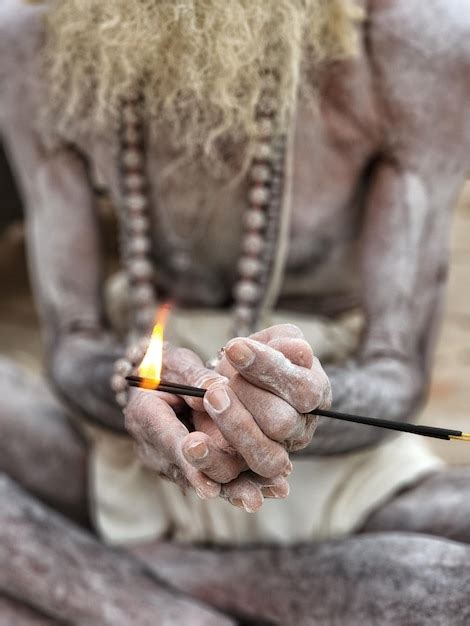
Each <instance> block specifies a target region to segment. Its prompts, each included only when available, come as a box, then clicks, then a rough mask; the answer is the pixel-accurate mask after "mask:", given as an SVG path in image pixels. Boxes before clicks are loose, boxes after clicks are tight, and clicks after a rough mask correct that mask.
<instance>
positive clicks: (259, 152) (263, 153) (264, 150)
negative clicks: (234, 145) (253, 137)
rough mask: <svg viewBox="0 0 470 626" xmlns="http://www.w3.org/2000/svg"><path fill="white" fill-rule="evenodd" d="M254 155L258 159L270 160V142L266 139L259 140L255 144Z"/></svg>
mask: <svg viewBox="0 0 470 626" xmlns="http://www.w3.org/2000/svg"><path fill="white" fill-rule="evenodd" d="M254 156H255V159H258V160H259V161H270V160H271V157H272V149H271V144H270V143H269V142H267V141H259V142H258V143H257V144H256V146H255V150H254Z"/></svg>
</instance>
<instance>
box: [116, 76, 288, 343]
mask: <svg viewBox="0 0 470 626" xmlns="http://www.w3.org/2000/svg"><path fill="white" fill-rule="evenodd" d="M268 79H269V80H268ZM276 87H277V81H276V80H275V78H274V75H273V73H269V72H267V79H266V84H265V88H264V89H263V92H262V95H261V98H260V103H259V107H258V111H257V117H256V122H257V129H258V131H257V136H256V139H255V142H256V143H255V147H254V154H253V159H252V163H251V165H250V168H249V173H248V175H249V181H250V185H249V191H248V198H247V206H246V209H245V211H244V215H243V236H242V241H241V253H240V257H239V260H238V264H237V272H238V278H237V280H236V283H235V285H234V289H233V297H234V326H233V335H234V336H245V335H248V334H250V333H251V332H253V331H254V330H255V329H256V328H257V327H258V324H259V321H260V315H261V312H262V308H263V303H264V300H265V297H266V293H267V290H268V287H269V285H270V281H271V278H272V273H273V271H274V266H275V260H276V253H277V245H278V240H279V236H280V216H281V212H282V204H283V187H284V168H285V161H286V139H285V137H284V136H278V135H277V134H276V132H275V125H276V121H277V120H276V102H277V99H276V97H277V91H276ZM119 139H120V141H119V146H120V151H119V170H120V175H121V184H122V188H121V194H122V203H121V209H120V212H121V216H120V217H121V219H120V228H121V231H120V243H121V246H120V248H121V258H122V264H123V267H124V269H125V272H126V274H127V277H128V283H129V299H130V315H131V318H130V328H131V334H132V336H133V337H134V338H138V337H142V336H146V335H148V334H149V330H150V329H151V327H152V324H153V321H154V317H155V309H156V296H155V289H154V276H155V271H154V267H153V263H152V259H151V248H152V239H151V227H150V224H151V221H150V200H149V197H150V185H149V181H148V177H147V172H146V157H145V138H144V124H143V104H142V102H141V100H140V98H136V99H128V100H127V101H126V102H125V103H124V104H123V107H122V112H121V126H120V135H119ZM182 271H184V269H183V268H182Z"/></svg>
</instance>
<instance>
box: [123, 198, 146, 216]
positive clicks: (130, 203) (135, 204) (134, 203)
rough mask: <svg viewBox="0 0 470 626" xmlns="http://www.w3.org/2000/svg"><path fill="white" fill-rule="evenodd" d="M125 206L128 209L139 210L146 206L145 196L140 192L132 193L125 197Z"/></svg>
mask: <svg viewBox="0 0 470 626" xmlns="http://www.w3.org/2000/svg"><path fill="white" fill-rule="evenodd" d="M125 202H126V206H127V208H128V209H129V211H133V212H137V213H138V212H140V211H143V210H144V209H145V208H146V206H147V198H146V196H145V195H144V194H142V193H132V194H130V195H128V196H126V198H125Z"/></svg>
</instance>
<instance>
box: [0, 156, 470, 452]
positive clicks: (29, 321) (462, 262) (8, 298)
mask: <svg viewBox="0 0 470 626" xmlns="http://www.w3.org/2000/svg"><path fill="white" fill-rule="evenodd" d="M0 199H1V203H2V208H1V211H0V285H1V290H0V303H1V305H0V354H3V355H8V356H12V357H14V358H15V359H16V360H17V361H19V362H20V363H22V364H23V365H25V366H27V367H28V368H32V369H36V370H37V369H39V368H40V363H41V348H40V339H39V333H38V327H37V318H36V313H35V310H34V305H33V301H32V297H31V293H30V288H29V282H28V275H27V268H26V261H25V245H24V243H25V242H24V227H23V222H22V209H21V202H20V198H19V196H18V193H17V191H16V188H15V185H14V182H13V177H12V174H11V171H10V169H9V166H8V162H7V159H6V157H5V154H4V152H3V150H2V148H1V145H0ZM101 211H102V219H103V222H104V223H106V222H108V228H105V229H104V231H105V232H110V231H112V227H113V224H112V217H111V211H110V208H109V207H108V206H107V204H106V201H105V200H103V201H102V202H101ZM107 246H108V247H109V251H110V252H112V246H113V238H112V237H110V238H109V240H108V241H107ZM374 417H380V416H374ZM420 420H421V421H422V422H423V423H426V424H429V425H435V426H444V427H448V428H455V429H458V430H463V431H464V432H470V183H469V184H467V186H466V187H465V188H464V189H463V190H462V194H461V196H460V199H459V202H458V204H457V207H456V210H455V216H454V223H453V231H452V259H451V268H450V281H449V286H448V291H447V305H446V314H445V319H444V324H443V327H442V330H441V335H440V339H439V344H438V348H437V354H436V361H435V368H434V374H433V380H432V385H431V390H430V397H429V401H428V403H427V405H426V407H425V408H424V410H423V412H422V414H421V417H420ZM428 443H429V445H430V446H432V447H433V448H434V449H435V450H436V451H437V452H438V453H439V454H440V455H441V456H442V457H444V458H445V459H446V460H447V461H448V462H450V463H454V464H458V463H465V462H466V463H468V462H469V460H470V454H469V450H470V448H469V444H468V443H467V444H465V443H457V442H452V443H449V442H445V441H437V440H428Z"/></svg>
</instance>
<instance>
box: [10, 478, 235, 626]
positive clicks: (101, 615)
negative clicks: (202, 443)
mask: <svg viewBox="0 0 470 626" xmlns="http://www.w3.org/2000/svg"><path fill="white" fill-rule="evenodd" d="M0 502H1V506H0V563H2V564H8V565H7V566H3V567H0V594H1V593H3V594H6V595H8V596H9V597H12V598H19V599H20V600H22V601H24V602H26V603H28V604H29V605H30V606H32V607H35V608H37V609H38V610H40V611H43V612H44V613H45V614H47V615H48V616H51V617H52V618H54V619H56V620H59V621H63V622H65V623H67V624H74V625H75V626H91V625H98V624H99V625H100V626H129V624H136V625H137V624H138V626H175V624H191V626H233V622H232V621H231V620H230V619H228V618H226V617H224V616H222V615H221V614H219V613H216V612H215V611H214V610H212V609H209V608H205V607H204V606H202V605H201V604H200V603H198V602H195V601H194V600H189V599H186V598H184V597H182V596H181V595H180V594H179V593H173V592H171V591H170V590H169V589H168V588H166V587H164V586H162V585H161V584H160V583H159V582H158V581H156V580H155V579H154V578H152V577H151V576H150V575H149V574H148V573H147V572H146V571H145V570H144V568H143V567H142V565H141V564H140V563H139V562H137V561H136V560H135V559H133V558H131V557H130V556H129V555H128V554H124V553H122V552H119V551H117V550H111V549H109V548H107V547H105V546H103V545H101V544H100V543H99V542H98V541H96V540H95V539H94V538H93V537H92V536H91V535H89V534H87V533H86V532H85V531H83V530H81V529H79V528H78V527H75V526H74V525H73V524H72V523H71V522H69V521H68V520H66V519H65V518H62V517H61V516H60V515H58V514H56V513H54V512H52V511H50V510H49V509H47V508H46V507H44V506H43V505H41V504H39V503H37V502H35V501H33V500H32V499H31V498H30V497H29V496H28V495H26V494H25V493H24V492H23V491H22V490H21V489H20V488H19V487H17V486H16V485H15V484H14V483H13V482H12V481H11V480H10V479H9V478H7V477H5V476H3V477H1V476H0ZM183 558H184V555H183ZM194 575H196V574H195V573H194Z"/></svg>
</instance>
